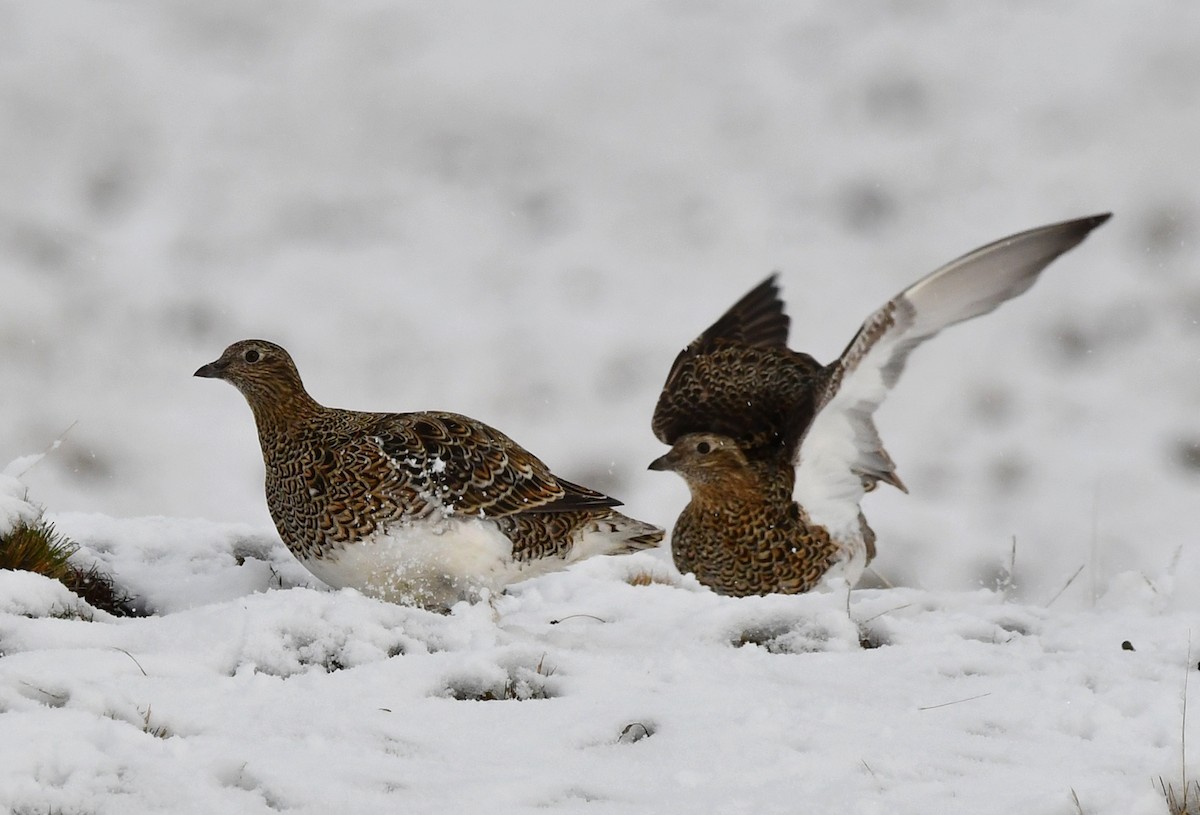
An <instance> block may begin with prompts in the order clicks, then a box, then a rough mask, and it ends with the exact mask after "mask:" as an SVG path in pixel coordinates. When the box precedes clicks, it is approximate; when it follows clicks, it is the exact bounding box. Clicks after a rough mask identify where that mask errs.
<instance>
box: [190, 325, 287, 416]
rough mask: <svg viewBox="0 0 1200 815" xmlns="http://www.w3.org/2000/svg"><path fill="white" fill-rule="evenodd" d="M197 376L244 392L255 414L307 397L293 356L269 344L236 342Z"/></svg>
mask: <svg viewBox="0 0 1200 815" xmlns="http://www.w3.org/2000/svg"><path fill="white" fill-rule="evenodd" d="M195 375H196V376H202V377H207V378H210V379H224V380H225V381H226V382H228V383H229V384H231V385H233V386H234V387H235V388H237V389H238V390H239V391H241V392H242V395H243V396H245V397H246V401H247V402H249V403H250V406H251V407H252V408H254V409H255V410H258V409H259V408H260V407H263V406H266V405H269V404H273V403H280V402H288V401H292V400H294V399H296V398H297V397H299V396H301V395H303V396H305V397H307V394H306V393H305V391H304V384H303V383H302V382H301V381H300V373H299V372H298V371H297V370H296V363H294V362H292V358H291V356H290V355H289V354H288V352H287V351H285V350H283V348H281V347H279V346H278V345H276V344H275V343H273V342H267V341H266V340H241V341H239V342H235V343H234V344H233V345H231V346H229V347H228V348H226V349H225V353H223V354H221V356H220V357H219V358H218V359H216V360H214V361H213V362H210V363H208V364H207V365H203V366H201V367H200V368H199V369H198V370H197V371H196V373H195Z"/></svg>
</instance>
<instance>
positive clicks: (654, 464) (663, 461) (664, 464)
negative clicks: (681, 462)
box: [646, 450, 675, 470]
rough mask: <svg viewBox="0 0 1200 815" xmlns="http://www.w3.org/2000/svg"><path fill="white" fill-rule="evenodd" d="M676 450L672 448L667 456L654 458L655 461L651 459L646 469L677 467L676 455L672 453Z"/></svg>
mask: <svg viewBox="0 0 1200 815" xmlns="http://www.w3.org/2000/svg"><path fill="white" fill-rule="evenodd" d="M674 452H675V451H674V450H671V451H670V452H668V453H667V454H666V455H665V456H659V457H658V458H656V459H654V461H651V462H650V466H649V467H647V468H646V469H649V470H674V469H675V457H674V456H672V455H671V453H674Z"/></svg>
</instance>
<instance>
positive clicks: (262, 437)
mask: <svg viewBox="0 0 1200 815" xmlns="http://www.w3.org/2000/svg"><path fill="white" fill-rule="evenodd" d="M250 410H251V411H253V412H254V424H255V425H256V426H257V427H258V438H259V441H261V442H262V444H263V448H264V449H265V448H266V447H267V445H268V443H269V442H271V441H274V440H276V439H279V438H285V437H288V436H291V435H293V434H294V433H295V432H296V431H297V430H298V429H299V428H301V427H304V426H305V425H307V424H309V423H310V422H311V421H312V419H314V418H315V417H317V416H319V415H320V414H321V413H323V412H324V411H326V410H327V408H325V407H322V406H321V405H320V404H318V403H317V401H316V400H314V399H313V398H312V397H311V396H309V395H308V393H307V392H306V391H304V390H298V391H294V392H291V393H288V394H286V395H281V394H276V395H275V396H274V397H273V398H272V399H271V400H270V401H269V402H264V401H258V400H252V401H251V402H250Z"/></svg>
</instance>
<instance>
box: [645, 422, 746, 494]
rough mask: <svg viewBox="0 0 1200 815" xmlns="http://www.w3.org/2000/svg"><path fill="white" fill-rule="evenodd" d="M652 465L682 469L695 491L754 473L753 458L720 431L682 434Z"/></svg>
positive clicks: (681, 472) (653, 468)
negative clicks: (752, 468) (749, 458)
mask: <svg viewBox="0 0 1200 815" xmlns="http://www.w3.org/2000/svg"><path fill="white" fill-rule="evenodd" d="M650 469H651V470H671V471H673V472H676V473H679V475H681V476H682V477H683V479H684V480H685V481H687V482H688V486H689V487H691V488H692V490H693V492H694V491H695V490H696V489H697V488H703V487H705V486H712V485H721V484H729V483H731V481H732V480H740V479H741V478H743V477H752V473H751V470H750V464H749V461H747V459H746V454H745V453H744V452H743V451H742V449H741V448H740V447H738V445H737V442H735V441H734V440H733V439H731V438H729V437H728V436H722V435H720V434H718V433H688V434H686V435H683V436H680V437H679V438H678V439H676V440H675V444H674V445H672V446H671V449H670V450H669V451H668V452H667V454H666V455H664V456H661V457H659V458H656V459H655V460H654V461H652V462H650Z"/></svg>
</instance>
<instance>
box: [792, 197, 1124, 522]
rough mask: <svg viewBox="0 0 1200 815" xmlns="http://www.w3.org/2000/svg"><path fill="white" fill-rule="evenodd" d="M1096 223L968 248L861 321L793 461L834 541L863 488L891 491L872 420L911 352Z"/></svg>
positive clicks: (802, 489) (802, 498) (993, 303)
mask: <svg viewBox="0 0 1200 815" xmlns="http://www.w3.org/2000/svg"><path fill="white" fill-rule="evenodd" d="M1108 218H1109V216H1108V215H1107V214H1106V215H1096V216H1092V217H1090V218H1081V219H1079V220H1076V221H1067V222H1064V223H1060V224H1051V225H1050V226H1043V227H1038V228H1037V229H1031V230H1029V231H1028V232H1022V233H1020V234H1017V235H1013V236H1011V237H1008V238H1003V239H1001V240H999V241H996V242H995V243H991V244H988V245H987V246H984V247H981V248H979V249H976V250H975V251H973V252H970V253H969V254H966V255H964V256H963V257H961V258H959V259H957V260H954V261H952V262H950V263H948V264H946V265H945V266H943V267H941V268H940V269H938V270H936V271H934V272H933V273H932V274H929V275H927V276H926V277H924V278H922V279H921V280H919V281H917V282H916V283H914V284H913V285H912V286H910V287H908V288H907V289H905V290H904V291H903V292H901V293H900V294H899V295H897V296H896V297H895V298H893V299H892V300H891V301H889V302H888V303H887V304H886V305H884V307H883V308H881V309H879V310H878V311H876V312H875V313H874V314H872V315H871V316H870V317H868V318H867V321H866V322H865V323H863V326H862V328H861V329H859V332H858V334H856V335H855V337H854V339H853V340H852V341H851V342H850V345H849V346H848V347H847V348H846V350H845V351H844V352H843V353H842V356H841V358H840V359H839V360H838V361H837V363H835V366H834V369H833V373H832V376H831V377H830V380H829V384H828V386H827V387H826V389H825V393H824V394H823V396H822V398H821V402H820V405H819V407H818V409H817V415H816V416H815V417H814V419H813V421H812V424H810V425H809V428H808V430H807V431H806V432H805V434H804V437H803V438H802V439H801V442H800V446H799V448H798V449H797V453H796V464H797V468H796V487H795V491H794V493H793V494H794V496H795V498H796V501H797V502H798V503H799V504H800V506H801V507H802V508H803V509H804V511H805V512H806V513H807V514H808V516H809V519H810V520H811V521H813V522H815V523H818V524H820V525H822V526H824V527H825V528H826V529H827V530H828V531H829V532H830V534H831V535H833V536H834V537H835V538H841V539H850V540H854V539H856V538H857V537H858V536H859V535H861V526H860V520H859V502H860V501H861V500H862V496H863V493H864V492H865V491H866V489H867V487H868V486H874V484H875V483H876V482H878V481H886V482H888V483H891V484H893V485H895V486H897V487H899V488H901V489H903V488H904V487H903V484H902V483H901V482H900V480H899V478H897V477H896V472H895V465H894V464H893V463H892V460H891V458H890V457H889V456H888V454H887V452H886V451H885V450H884V449H883V444H882V443H881V441H880V439H879V431H878V430H876V428H875V421H874V414H875V411H876V410H877V409H878V408H879V405H880V404H882V403H883V400H884V398H885V397H886V396H887V394H888V391H890V390H891V389H892V386H894V385H895V384H896V380H897V379H899V377H900V373H901V372H902V371H903V370H904V363H905V361H906V360H907V359H908V355H909V354H910V353H912V350H913V349H914V348H916V347H917V346H918V345H920V344H921V343H922V342H924V341H925V340H927V339H929V338H930V337H932V336H933V335H935V334H937V333H938V332H939V331H941V330H942V329H943V328H946V327H947V326H951V325H954V324H955V323H959V322H962V321H963V320H969V319H971V318H972V317H978V316H980V315H982V314H987V313H988V312H989V311H992V310H993V309H995V308H996V307H997V306H998V305H1000V304H1001V303H1003V302H1004V301H1006V300H1010V299H1012V298H1013V297H1016V296H1017V295H1018V294H1021V293H1022V292H1024V291H1026V290H1027V289H1028V288H1029V287H1030V286H1032V285H1033V283H1034V281H1036V280H1037V276H1038V274H1039V273H1040V272H1041V271H1042V270H1043V269H1045V268H1046V266H1048V265H1049V264H1050V263H1051V261H1053V260H1054V259H1055V258H1057V257H1058V256H1059V255H1061V254H1062V253H1064V252H1066V251H1068V250H1069V249H1072V248H1073V247H1075V246H1077V245H1079V243H1080V242H1081V241H1082V240H1083V239H1084V238H1085V237H1086V236H1087V234H1088V233H1089V232H1091V231H1092V230H1093V229H1095V228H1096V227H1097V226H1099V225H1100V224H1102V223H1104V222H1105V221H1107V220H1108Z"/></svg>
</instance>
